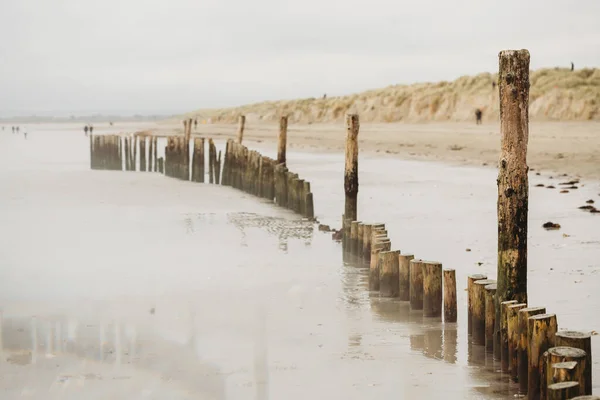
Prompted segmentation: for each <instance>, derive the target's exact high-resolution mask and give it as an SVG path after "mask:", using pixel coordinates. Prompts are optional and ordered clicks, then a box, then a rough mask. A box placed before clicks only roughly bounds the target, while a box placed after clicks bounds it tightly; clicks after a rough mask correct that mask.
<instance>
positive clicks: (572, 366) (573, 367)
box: [544, 352, 583, 391]
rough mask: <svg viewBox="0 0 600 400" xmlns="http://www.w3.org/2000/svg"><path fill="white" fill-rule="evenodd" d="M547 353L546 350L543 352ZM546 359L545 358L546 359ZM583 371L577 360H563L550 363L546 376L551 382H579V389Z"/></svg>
mask: <svg viewBox="0 0 600 400" xmlns="http://www.w3.org/2000/svg"><path fill="white" fill-rule="evenodd" d="M544 354H545V355H548V352H546V353H544ZM546 360H547V359H546ZM582 374H583V372H582V371H581V365H580V364H579V363H578V362H577V361H564V362H557V363H554V364H552V367H551V369H550V372H547V373H546V375H547V377H549V378H551V383H550V385H551V384H552V383H560V382H579V385H580V386H579V391H582V389H581V382H580V377H581V376H582Z"/></svg>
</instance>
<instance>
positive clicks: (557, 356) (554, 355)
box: [540, 346, 586, 398]
mask: <svg viewBox="0 0 600 400" xmlns="http://www.w3.org/2000/svg"><path fill="white" fill-rule="evenodd" d="M564 362H575V364H576V365H575V366H574V367H572V368H568V367H570V365H569V366H568V367H567V368H562V369H561V368H559V369H557V370H555V368H554V366H555V365H556V364H559V363H564ZM585 362H586V353H585V351H583V350H581V349H576V348H575V347H567V346H559V347H551V348H549V349H548V351H546V352H545V353H544V355H543V360H542V377H541V380H542V385H541V387H540V394H541V396H544V395H546V390H545V389H546V388H547V387H548V386H550V385H552V384H553V383H559V382H565V381H573V382H579V393H578V394H577V395H578V396H579V395H583V394H585V393H584V392H585V376H584V374H583V371H585V369H586V363H585ZM555 372H556V373H557V375H555ZM542 398H543V397H542Z"/></svg>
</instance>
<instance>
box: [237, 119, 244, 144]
mask: <svg viewBox="0 0 600 400" xmlns="http://www.w3.org/2000/svg"><path fill="white" fill-rule="evenodd" d="M245 126H246V116H245V115H240V119H239V122H238V143H240V144H241V143H242V140H244V127H245Z"/></svg>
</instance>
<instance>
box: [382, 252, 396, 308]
mask: <svg viewBox="0 0 600 400" xmlns="http://www.w3.org/2000/svg"><path fill="white" fill-rule="evenodd" d="M399 254H400V250H393V251H384V252H381V253H379V257H381V258H382V262H381V270H380V271H379V295H380V296H381V297H398V283H399V279H398V255H399Z"/></svg>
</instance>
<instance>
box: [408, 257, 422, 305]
mask: <svg viewBox="0 0 600 400" xmlns="http://www.w3.org/2000/svg"><path fill="white" fill-rule="evenodd" d="M409 290H410V308H411V309H412V310H422V309H423V260H420V259H419V260H417V259H413V260H410V289H409Z"/></svg>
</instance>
